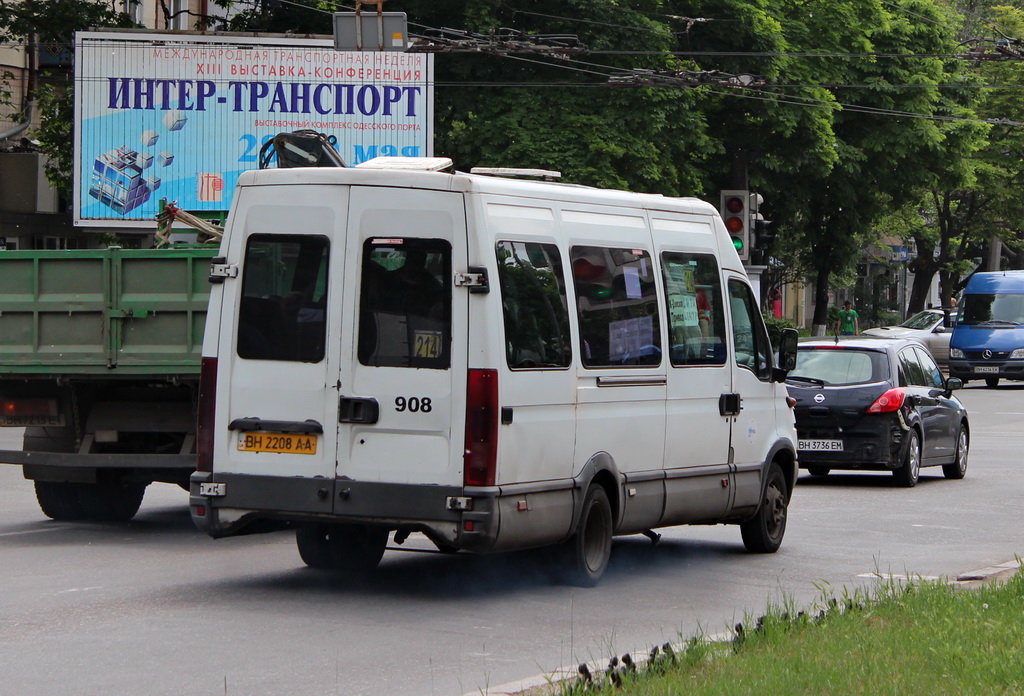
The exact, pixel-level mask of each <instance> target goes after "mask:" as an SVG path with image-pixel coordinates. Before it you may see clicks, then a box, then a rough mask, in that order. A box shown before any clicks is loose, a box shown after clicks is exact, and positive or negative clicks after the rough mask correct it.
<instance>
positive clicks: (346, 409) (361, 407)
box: [338, 396, 380, 425]
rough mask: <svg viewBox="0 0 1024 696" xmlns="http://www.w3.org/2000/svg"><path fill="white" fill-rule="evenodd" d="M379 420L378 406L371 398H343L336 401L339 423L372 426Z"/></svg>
mask: <svg viewBox="0 0 1024 696" xmlns="http://www.w3.org/2000/svg"><path fill="white" fill-rule="evenodd" d="M379 418H380V405H379V404H378V403H377V400H376V399H374V398H373V397H369V396H367V397H360V396H343V397H341V398H340V399H338V422H339V423H363V424H365V425H373V424H374V423H376V422H377V420H378V419H379Z"/></svg>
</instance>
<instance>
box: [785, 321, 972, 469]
mask: <svg viewBox="0 0 1024 696" xmlns="http://www.w3.org/2000/svg"><path fill="white" fill-rule="evenodd" d="M786 386H787V388H788V389H789V395H790V396H791V397H792V398H794V399H796V407H795V413H796V431H797V438H798V443H797V449H798V451H799V455H798V456H799V460H800V468H802V469H807V470H808V471H809V472H810V473H811V474H813V475H816V476H824V475H825V474H828V472H829V471H831V470H832V469H861V470H868V471H892V472H893V475H894V476H895V477H896V481H897V483H899V484H900V485H903V486H907V487H910V486H914V485H916V484H917V480H918V477H919V475H920V471H921V467H923V466H940V465H941V466H942V473H943V474H945V476H946V478H951V479H961V478H963V477H964V475H965V474H966V473H967V449H968V444H969V442H970V432H971V431H970V426H969V424H968V421H967V409H966V408H964V405H963V404H962V403H960V400H959V399H957V398H956V397H955V396H953V390H955V389H959V388H960V387H962V386H963V383H962V382H961V380H959V379H957V378H955V377H951V378H949V379H945V380H944V379H943V377H942V372H940V371H939V368H938V366H937V365H936V364H935V360H934V359H933V358H932V356H931V354H930V353H929V352H928V350H927V349H926V348H925V347H924V346H923V345H921V344H920V343H918V342H917V341H914V340H909V339H896V338H868V337H848V338H839V337H832V338H821V339H811V340H804V341H801V343H800V346H799V349H798V350H797V358H796V368H795V369H793V370H791V371H790V373H789V376H788V377H787V379H786Z"/></svg>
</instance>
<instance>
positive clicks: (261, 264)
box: [237, 234, 330, 362]
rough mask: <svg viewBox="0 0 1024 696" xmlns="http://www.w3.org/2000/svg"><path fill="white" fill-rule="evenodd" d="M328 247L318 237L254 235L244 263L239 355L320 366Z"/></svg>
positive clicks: (325, 304) (248, 242) (324, 315)
mask: <svg viewBox="0 0 1024 696" xmlns="http://www.w3.org/2000/svg"><path fill="white" fill-rule="evenodd" d="M329 248H330V243H329V241H328V239H327V237H324V236H319V235H315V236H314V235H292V234H289V235H283V234H280V235H278V234H254V235H252V236H251V237H249V239H248V241H247V242H246V246H245V258H244V259H243V261H242V299H241V301H240V304H239V309H238V343H237V350H238V356H239V357H241V358H246V359H249V360H287V361H295V362H320V361H321V360H323V358H324V344H325V335H326V322H325V317H326V315H327V259H328V250H329Z"/></svg>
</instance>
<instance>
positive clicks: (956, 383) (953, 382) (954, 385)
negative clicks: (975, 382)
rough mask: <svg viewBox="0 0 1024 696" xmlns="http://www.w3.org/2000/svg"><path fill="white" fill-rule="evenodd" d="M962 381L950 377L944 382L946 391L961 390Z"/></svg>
mask: <svg viewBox="0 0 1024 696" xmlns="http://www.w3.org/2000/svg"><path fill="white" fill-rule="evenodd" d="M963 387H964V381H963V380H962V379H960V378H959V377H950V378H949V379H947V380H946V391H947V392H951V391H956V390H957V389H963Z"/></svg>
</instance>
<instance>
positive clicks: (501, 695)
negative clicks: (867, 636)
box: [463, 558, 1024, 696]
mask: <svg viewBox="0 0 1024 696" xmlns="http://www.w3.org/2000/svg"><path fill="white" fill-rule="evenodd" d="M1022 569H1024V560H1022V559H1021V558H1017V559H1015V560H1012V561H1006V562H1004V563H998V564H996V565H991V566H986V567H984V568H978V569H977V570H972V571H968V572H966V573H961V574H960V575H958V576H956V579H955V580H953V581H952V583H955V584H960V585H963V586H964V587H965V588H971V587H977V586H981V585H984V584H986V583H988V582H998V581H1001V580H1003V579H1005V578H1007V577H1009V576H1010V575H1012V574H1013V573H1015V572H1017V571H1019V570H1022ZM869 575H870V576H872V577H881V576H880V575H879V574H877V573H865V574H864V577H867V576H869ZM733 638H734V635H733V634H732V633H719V634H716V635H712V636H705V637H704V640H706V641H707V642H709V643H714V642H722V641H729V640H732V639H733ZM666 645H670V644H669V643H666ZM671 645H672V648H673V649H675V650H677V651H678V650H679V649H681V648H682V646H681V645H679V644H671ZM647 661H648V656H647V655H643V656H640V657H636V658H634V659H633V662H634V663H635V664H636V665H637V666H638V667H642V666H644V665H645V664H646V663H647ZM585 664H586V666H587V668H588V669H589V670H590V673H591V674H595V675H597V674H601V673H602V672H604V671H605V670H606V669H607V665H606V664H605V663H598V662H587V663H585ZM580 666H581V665H580V664H573V665H566V666H562V667H558V668H557V669H555V670H553V671H552V672H549V673H546V674H538V675H535V676H533V677H527V678H526V679H520V680H518V681H512V682H508V683H506V684H500V685H498V686H486V687H481V688H479V689H475V690H473V691H467V692H466V693H465V694H463V696H552V695H553V694H555V693H557V692H556V690H557V689H558V687H559V686H560V685H561V684H562V682H565V681H568V680H569V679H575V678H576V677H578V676H579V675H580Z"/></svg>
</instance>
